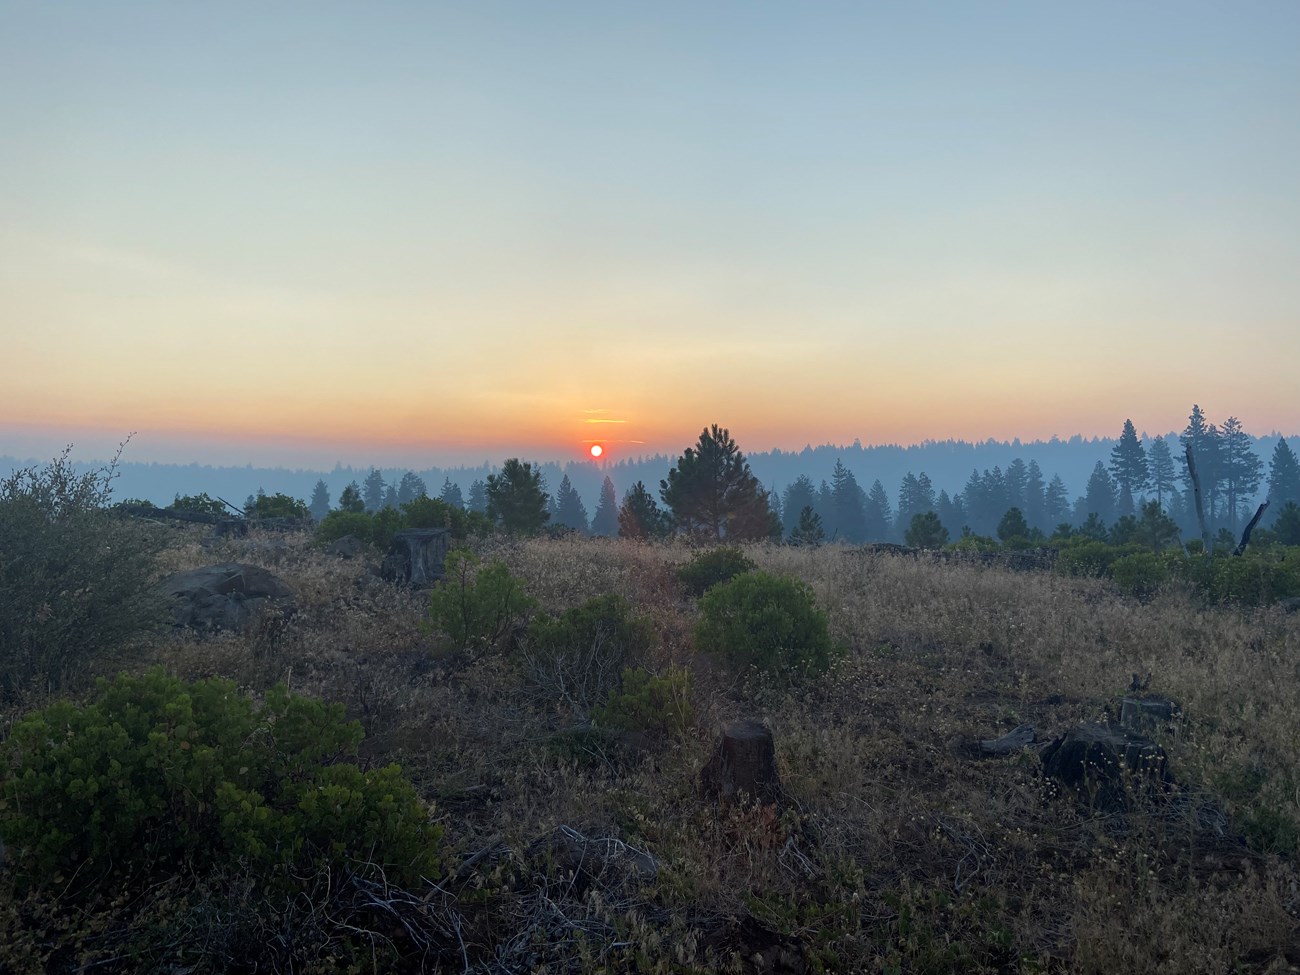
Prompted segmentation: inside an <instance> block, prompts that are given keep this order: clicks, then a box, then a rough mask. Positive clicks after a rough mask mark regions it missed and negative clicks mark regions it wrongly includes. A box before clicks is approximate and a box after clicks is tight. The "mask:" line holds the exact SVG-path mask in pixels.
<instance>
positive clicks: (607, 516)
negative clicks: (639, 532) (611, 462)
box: [591, 477, 618, 538]
mask: <svg viewBox="0 0 1300 975" xmlns="http://www.w3.org/2000/svg"><path fill="white" fill-rule="evenodd" d="M591 533H592V534H593V535H601V536H604V537H606V538H609V537H612V536H614V535H617V534H618V495H616V494H615V493H614V482H613V481H611V480H610V479H609V478H608V477H606V478H605V480H604V481H602V482H601V485H600V501H599V503H598V504H597V505H596V514H595V515H593V516H592V519H591Z"/></svg>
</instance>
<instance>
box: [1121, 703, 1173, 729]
mask: <svg viewBox="0 0 1300 975" xmlns="http://www.w3.org/2000/svg"><path fill="white" fill-rule="evenodd" d="M1182 713H1183V712H1182V709H1181V708H1180V707H1179V706H1178V702H1176V701H1171V700H1170V699H1169V698H1167V697H1126V698H1123V699H1122V700H1121V701H1120V702H1119V723H1120V724H1121V725H1122V726H1123V727H1125V728H1127V729H1128V730H1129V731H1136V732H1138V733H1139V734H1150V733H1151V732H1153V731H1158V730H1160V729H1162V728H1165V727H1167V726H1169V725H1171V724H1173V723H1174V722H1175V721H1177V720H1178V719H1179V718H1180V717H1182Z"/></svg>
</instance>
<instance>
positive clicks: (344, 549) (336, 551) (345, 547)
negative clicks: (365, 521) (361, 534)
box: [325, 535, 366, 559]
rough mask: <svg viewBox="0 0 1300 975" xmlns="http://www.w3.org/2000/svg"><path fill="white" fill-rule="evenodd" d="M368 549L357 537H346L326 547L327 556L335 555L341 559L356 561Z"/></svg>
mask: <svg viewBox="0 0 1300 975" xmlns="http://www.w3.org/2000/svg"><path fill="white" fill-rule="evenodd" d="M365 549H366V546H365V543H364V542H362V541H361V539H359V538H357V536H356V535H344V536H343V537H342V538H339V539H336V540H335V541H333V542H330V544H329V545H327V546H325V553H326V554H327V555H335V556H338V557H339V558H341V559H355V558H356V557H357V556H358V555H360V554H361V553H362V552H364V551H365Z"/></svg>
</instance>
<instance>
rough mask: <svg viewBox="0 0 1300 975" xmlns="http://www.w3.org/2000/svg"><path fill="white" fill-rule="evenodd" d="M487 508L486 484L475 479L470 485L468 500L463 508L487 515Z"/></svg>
mask: <svg viewBox="0 0 1300 975" xmlns="http://www.w3.org/2000/svg"><path fill="white" fill-rule="evenodd" d="M487 506H488V496H487V482H485V481H482V480H478V479H475V480H474V481H472V482H471V483H470V486H469V500H468V501H466V503H465V507H466V508H468V509H469V510H470V511H477V512H478V513H479V514H487Z"/></svg>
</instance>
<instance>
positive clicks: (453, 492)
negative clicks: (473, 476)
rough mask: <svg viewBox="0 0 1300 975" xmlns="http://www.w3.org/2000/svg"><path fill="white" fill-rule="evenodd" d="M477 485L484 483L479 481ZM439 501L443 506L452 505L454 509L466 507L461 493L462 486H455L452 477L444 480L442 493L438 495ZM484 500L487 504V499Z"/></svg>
mask: <svg viewBox="0 0 1300 975" xmlns="http://www.w3.org/2000/svg"><path fill="white" fill-rule="evenodd" d="M475 483H478V484H481V483H482V482H481V481H477V482H475ZM438 500H439V501H441V502H442V503H443V504H449V505H451V506H452V507H453V508H464V507H465V497H464V495H462V494H461V493H460V485H459V484H453V483H452V482H451V478H450V477H447V478H443V481H442V491H441V492H440V493H439V495H438ZM484 500H485V502H486V499H484Z"/></svg>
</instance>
